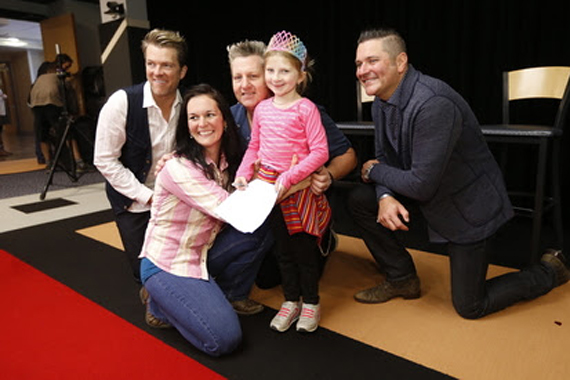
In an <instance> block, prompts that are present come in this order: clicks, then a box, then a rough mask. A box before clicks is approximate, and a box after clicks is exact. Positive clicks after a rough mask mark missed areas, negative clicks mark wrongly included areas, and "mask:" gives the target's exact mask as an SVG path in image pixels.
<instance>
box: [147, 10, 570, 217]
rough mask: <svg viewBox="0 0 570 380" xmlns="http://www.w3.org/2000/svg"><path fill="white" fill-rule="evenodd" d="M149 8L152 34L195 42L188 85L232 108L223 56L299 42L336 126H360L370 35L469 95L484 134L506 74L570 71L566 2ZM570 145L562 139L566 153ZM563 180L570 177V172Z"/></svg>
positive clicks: (497, 116)
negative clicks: (360, 65)
mask: <svg viewBox="0 0 570 380" xmlns="http://www.w3.org/2000/svg"><path fill="white" fill-rule="evenodd" d="M147 7H148V16H149V21H150V23H151V26H152V27H166V28H170V29H176V30H179V31H181V32H182V33H183V34H184V35H185V36H186V38H187V40H188V43H189V46H190V60H189V73H188V76H187V78H186V80H185V84H193V83H198V82H208V83H210V84H212V85H213V86H215V87H217V88H218V89H220V90H221V91H222V92H223V93H224V94H225V95H226V96H227V98H228V99H230V102H233V101H235V99H234V97H233V93H232V90H231V80H230V72H229V65H228V62H227V54H226V46H227V45H229V44H231V43H233V42H237V41H240V40H244V39H257V40H262V41H265V42H268V41H269V39H270V38H271V36H272V35H273V34H274V33H275V32H278V31H280V30H283V29H286V30H289V31H291V32H292V33H294V34H297V35H298V36H299V37H300V38H301V39H302V40H303V42H304V43H305V45H306V46H307V49H308V52H309V54H310V55H311V57H312V58H314V59H315V62H316V66H315V70H316V73H315V78H314V82H313V84H312V86H311V88H310V91H309V93H308V96H309V97H310V98H312V99H313V100H314V101H315V102H317V103H319V104H322V105H323V106H325V107H326V108H327V110H328V112H329V114H330V115H331V116H332V117H333V118H334V119H335V120H337V121H346V120H354V119H355V118H356V104H355V103H356V94H355V88H356V87H355V83H356V77H355V66H354V57H355V50H356V40H357V39H358V36H359V34H360V32H361V31H362V30H363V29H366V28H369V27H378V26H388V27H393V28H395V29H397V30H398V31H399V32H400V33H401V34H402V35H403V36H404V38H405V39H406V42H407V44H408V54H409V57H410V62H411V63H412V64H413V65H414V66H415V67H416V68H417V69H419V70H420V71H422V72H424V73H425V74H428V75H431V76H434V77H438V78H440V79H443V80H444V81H446V82H447V83H449V84H450V85H451V86H452V87H453V88H455V89H456V90H457V91H458V92H459V93H460V94H462V95H463V97H464V98H465V99H466V100H467V101H468V102H469V103H470V104H471V107H472V108H473V111H474V112H475V114H476V115H477V117H478V118H479V121H480V122H481V123H482V124H491V123H498V122H500V120H501V73H502V72H503V71H505V70H513V69H516V68H523V67H529V66H539V65H549V66H550V65H554V66H555V65H570V49H569V48H568V47H569V46H570V23H569V22H568V15H569V14H570V3H569V2H558V1H551V0H528V1H522V2H521V1H518V0H499V1H497V0H479V1H456V0H455V1H454V0H448V1H412V0H399V1H373V0H361V1H324V0H317V1H306V0H305V1H299V0H289V1H286V2H266V1H248V2H242V3H239V2H238V3H235V2H234V3H231V4H230V5H229V6H223V5H221V4H220V3H219V2H199V3H197V2H193V3H192V4H190V5H189V7H187V8H185V9H182V8H180V6H179V4H177V3H176V2H175V1H173V0H160V1H159V0H147ZM523 108H524V107H523ZM525 111H526V113H527V115H524V117H525V118H526V117H527V116H528V117H533V118H537V119H536V120H535V122H537V121H543V122H545V123H548V122H550V120H549V119H548V117H547V116H549V114H548V115H546V116H544V114H543V112H542V109H532V108H530V109H526V108H525ZM568 140H569V138H568V137H565V141H564V144H563V145H564V147H565V148H566V147H568V144H569V143H568ZM563 151H564V154H563V155H564V157H563V160H562V162H563V163H564V164H565V163H567V162H570V160H569V159H568V158H569V157H568V156H569V155H570V153H568V151H569V149H564V150H563ZM523 163H524V162H523ZM529 164H532V163H529ZM562 170H568V165H563V168H562ZM562 178H568V176H563V177H562ZM566 181H568V180H567V179H566ZM569 187H570V186H569V184H568V183H567V182H566V183H563V194H568V193H569V191H568V188H569ZM563 203H564V205H565V210H566V211H565V214H569V213H570V206H569V204H570V201H564V202H563ZM567 219H569V220H570V218H569V217H567Z"/></svg>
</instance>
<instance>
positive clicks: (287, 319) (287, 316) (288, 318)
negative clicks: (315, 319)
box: [269, 301, 301, 332]
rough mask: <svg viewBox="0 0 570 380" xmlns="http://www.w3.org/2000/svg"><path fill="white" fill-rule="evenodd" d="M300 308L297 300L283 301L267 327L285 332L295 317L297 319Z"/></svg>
mask: <svg viewBox="0 0 570 380" xmlns="http://www.w3.org/2000/svg"><path fill="white" fill-rule="evenodd" d="M300 311H301V309H300V308H299V302H291V301H285V302H283V304H282V305H281V309H280V310H279V312H278V313H277V315H276V316H275V317H273V319H272V320H271V323H270V324H269V327H271V328H272V329H273V330H275V331H279V332H285V331H287V330H288V329H289V327H291V325H292V324H293V323H295V321H296V320H297V319H299V314H300Z"/></svg>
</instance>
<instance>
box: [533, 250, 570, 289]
mask: <svg viewBox="0 0 570 380" xmlns="http://www.w3.org/2000/svg"><path fill="white" fill-rule="evenodd" d="M540 261H541V262H542V263H543V264H546V265H548V266H549V267H550V268H552V269H553V270H554V276H555V277H554V287H557V286H560V285H562V284H565V283H567V282H568V281H569V280H570V270H569V269H568V266H567V265H566V258H565V257H564V255H563V254H562V251H560V250H554V249H548V250H547V251H546V252H545V253H544V255H542V257H541V258H540Z"/></svg>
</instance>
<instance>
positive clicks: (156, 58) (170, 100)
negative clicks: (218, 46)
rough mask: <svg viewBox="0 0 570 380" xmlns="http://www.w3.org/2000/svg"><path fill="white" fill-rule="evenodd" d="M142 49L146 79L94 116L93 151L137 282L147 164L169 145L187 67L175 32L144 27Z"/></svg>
mask: <svg viewBox="0 0 570 380" xmlns="http://www.w3.org/2000/svg"><path fill="white" fill-rule="evenodd" d="M142 51H143V54H144V59H145V67H146V78H147V80H146V82H144V83H141V84H138V85H135V86H132V87H129V88H125V89H122V90H118V91H116V92H115V93H114V94H112V95H111V96H110V97H109V99H108V101H107V103H106V104H105V105H104V106H103V108H102V109H101V112H100V115H99V121H98V125H97V135H96V139H95V152H94V164H95V166H96V167H97V169H99V171H100V172H101V174H103V176H104V177H105V179H106V180H107V196H108V198H109V202H110V203H111V207H112V209H113V211H114V214H115V219H116V222H117V227H118V229H119V233H120V236H121V240H122V243H123V246H124V249H125V252H126V256H127V258H128V260H129V264H130V265H131V269H132V272H133V275H134V277H135V280H136V281H137V282H140V260H139V258H138V256H139V254H140V252H141V248H142V244H143V242H144V236H145V231H146V227H147V224H148V221H149V219H150V206H151V202H152V194H153V188H154V181H155V174H154V170H153V169H152V166H153V163H156V162H157V161H158V159H159V158H160V157H162V156H163V155H164V154H166V153H167V152H170V151H172V149H173V142H174V133H175V130H176V125H177V123H178V117H179V115H180V108H181V106H182V96H181V94H180V92H179V90H178V87H179V84H180V81H181V80H182V79H183V78H184V76H185V75H186V72H187V70H188V68H187V66H186V56H187V51H188V49H187V45H186V41H185V40H184V38H183V37H182V36H181V35H180V34H179V33H178V32H174V31H169V30H160V29H155V30H152V31H150V32H149V33H148V34H147V35H146V36H145V38H144V39H143V41H142Z"/></svg>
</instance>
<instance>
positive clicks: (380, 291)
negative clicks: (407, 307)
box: [354, 275, 422, 303]
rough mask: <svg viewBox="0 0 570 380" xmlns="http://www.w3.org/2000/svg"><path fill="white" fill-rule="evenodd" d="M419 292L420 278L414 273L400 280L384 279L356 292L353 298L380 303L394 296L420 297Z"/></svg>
mask: <svg viewBox="0 0 570 380" xmlns="http://www.w3.org/2000/svg"><path fill="white" fill-rule="evenodd" d="M421 294H422V292H421V289H420V279H419V277H418V276H415V275H414V276H413V277H411V278H409V279H406V280H402V281H394V282H390V281H387V280H384V281H383V282H381V283H380V284H379V285H378V286H375V287H373V288H370V289H366V290H362V291H360V292H358V293H356V294H355V295H354V299H355V300H357V301H358V302H362V303H382V302H386V301H389V300H391V299H392V298H396V297H402V298H404V299H415V298H420V296H421Z"/></svg>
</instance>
